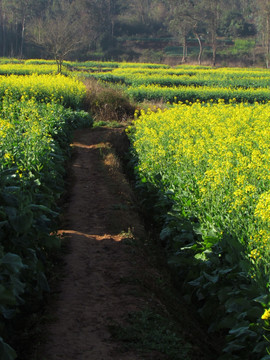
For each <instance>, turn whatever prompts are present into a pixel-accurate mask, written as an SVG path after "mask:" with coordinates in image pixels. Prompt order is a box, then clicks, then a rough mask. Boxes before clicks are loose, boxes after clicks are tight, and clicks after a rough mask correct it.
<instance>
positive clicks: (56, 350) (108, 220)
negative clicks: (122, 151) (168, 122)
mask: <svg viewBox="0 0 270 360" xmlns="http://www.w3.org/2000/svg"><path fill="white" fill-rule="evenodd" d="M121 132H122V130H119V129H102V128H101V129H94V130H88V129H83V130H78V131H76V132H75V138H74V143H73V145H72V146H73V149H74V159H73V163H72V172H73V177H72V183H73V184H72V187H71V193H70V196H69V200H68V202H67V204H66V213H65V215H64V219H63V228H62V229H61V230H60V231H59V233H60V234H63V235H64V236H68V238H69V251H68V254H67V255H66V258H65V268H64V276H63V280H62V281H61V283H60V290H59V296H58V297H57V300H56V304H55V310H54V313H53V314H52V316H53V317H54V318H55V321H54V322H52V323H51V324H50V326H49V329H48V330H49V334H50V335H49V338H48V341H47V343H46V345H45V348H44V349H42V360H58V359H65V360H71V359H72V360H108V359H118V360H121V359H122V360H128V359H130V360H136V359H141V358H142V357H140V356H139V355H138V354H136V353H135V352H133V351H132V350H127V351H125V352H122V353H121V352H119V343H117V341H116V340H113V339H112V337H111V334H110V332H109V330H108V325H109V324H110V323H111V322H117V323H123V321H124V320H123V319H124V318H125V317H126V316H127V314H128V313H130V312H133V311H137V310H140V309H142V308H144V307H146V306H149V303H151V302H153V301H154V302H156V303H157V304H159V300H158V299H153V294H152V292H151V290H149V289H146V288H145V287H144V289H143V290H142V285H141V284H140V283H138V282H137V283H136V282H132V281H131V282H130V281H127V279H130V278H134V276H135V277H137V278H138V277H139V278H140V277H144V276H145V274H150V273H151V272H152V273H154V272H155V271H156V270H154V269H152V267H151V265H149V263H148V262H147V260H146V259H144V258H143V256H140V252H138V251H137V250H135V248H136V247H134V246H130V245H128V241H126V240H125V239H131V238H132V241H133V242H136V241H137V240H138V239H139V238H142V237H143V236H145V234H144V228H143V226H142V224H141V222H140V219H139V217H138V215H137V213H136V211H135V209H134V202H133V195H132V192H131V190H130V187H129V185H128V183H127V182H126V180H125V177H124V176H123V173H122V170H121V165H120V164H119V162H118V160H117V158H116V157H115V156H114V155H113V153H112V151H111V149H112V146H113V143H114V145H116V146H119V145H120V146H122V144H124V141H123V135H121ZM160 306H163V305H162V304H160ZM148 358H151V359H166V357H163V356H162V355H161V354H156V353H155V354H154V353H153V354H152V355H151V354H150V355H149V357H148ZM199 358H201V357H199Z"/></svg>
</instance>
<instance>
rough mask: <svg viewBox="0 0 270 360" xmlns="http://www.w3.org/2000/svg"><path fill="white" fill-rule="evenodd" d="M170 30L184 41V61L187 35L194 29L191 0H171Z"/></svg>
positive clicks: (184, 58) (183, 60) (169, 2)
mask: <svg viewBox="0 0 270 360" xmlns="http://www.w3.org/2000/svg"><path fill="white" fill-rule="evenodd" d="M168 4H169V31H170V33H171V34H172V35H174V36H175V37H177V38H178V39H179V40H180V42H181V43H182V48H183V53H182V63H184V62H186V57H187V36H188V34H189V32H190V31H191V30H192V27H193V21H192V19H191V18H190V16H189V15H190V5H191V1H190V0H183V1H181V2H180V1H179V0H169V1H168Z"/></svg>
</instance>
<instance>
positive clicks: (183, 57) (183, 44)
mask: <svg viewBox="0 0 270 360" xmlns="http://www.w3.org/2000/svg"><path fill="white" fill-rule="evenodd" d="M182 46H183V56H182V63H185V62H186V58H187V39H186V36H184V37H183V43H182Z"/></svg>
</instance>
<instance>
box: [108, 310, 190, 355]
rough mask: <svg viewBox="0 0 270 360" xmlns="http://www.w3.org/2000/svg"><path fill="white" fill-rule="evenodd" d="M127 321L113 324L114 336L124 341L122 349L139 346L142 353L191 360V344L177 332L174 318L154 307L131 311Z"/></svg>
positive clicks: (135, 348)
mask: <svg viewBox="0 0 270 360" xmlns="http://www.w3.org/2000/svg"><path fill="white" fill-rule="evenodd" d="M126 322H127V325H126V326H123V325H120V324H117V323H114V324H111V325H110V331H111V333H112V335H113V337H114V338H116V339H118V340H120V341H121V342H122V344H123V350H131V349H132V350H137V351H138V352H139V353H141V354H142V356H144V355H145V356H148V355H147V354H149V353H151V352H153V351H154V352H158V353H160V354H162V355H161V356H162V357H159V358H163V356H164V359H172V360H189V359H191V357H190V351H191V345H190V344H188V343H187V342H186V341H185V340H184V339H183V338H182V336H181V334H179V333H178V330H177V328H176V326H175V324H174V322H173V321H172V320H171V319H170V318H166V317H164V316H162V315H160V314H158V313H156V312H155V311H153V310H151V309H144V310H141V311H138V312H133V313H130V314H129V315H128V317H127V319H126Z"/></svg>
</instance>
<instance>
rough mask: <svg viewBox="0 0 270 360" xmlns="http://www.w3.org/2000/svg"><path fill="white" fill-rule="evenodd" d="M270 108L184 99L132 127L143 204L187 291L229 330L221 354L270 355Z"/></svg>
mask: <svg viewBox="0 0 270 360" xmlns="http://www.w3.org/2000/svg"><path fill="white" fill-rule="evenodd" d="M269 110H270V105H269V104H254V105H248V104H243V103H241V104H233V105H232V104H225V103H224V102H222V101H220V102H219V103H218V104H213V103H212V104H201V103H198V102H197V103H195V104H192V105H185V104H179V105H174V106H172V107H171V108H169V109H166V110H165V111H161V110H158V111H157V112H151V111H148V112H147V113H144V112H142V114H141V116H140V117H139V118H137V119H136V120H135V123H134V127H132V128H131V129H130V138H131V141H132V146H133V151H134V155H135V156H136V157H137V159H138V164H137V166H136V172H137V175H138V181H139V184H138V188H141V189H142V191H143V192H144V200H143V204H144V205H145V206H146V207H147V204H148V206H149V208H151V209H152V210H153V209H154V211H155V220H156V221H157V224H162V227H161V229H160V230H161V232H160V238H161V241H162V243H163V244H164V246H165V247H166V250H167V255H168V262H169V264H170V266H171V267H172V269H173V271H174V272H175V274H176V276H177V279H178V281H179V285H181V286H182V288H183V292H184V293H185V294H186V300H187V301H190V302H196V306H197V308H198V316H199V317H200V319H201V321H202V322H203V323H204V324H206V325H207V326H208V329H209V332H217V333H222V334H224V335H226V344H225V345H224V347H223V352H222V356H221V357H220V359H244V358H252V359H254V360H256V359H264V360H266V359H270V356H269V355H268V352H267V351H268V350H267V347H268V339H267V336H268V330H269V320H270V309H269V307H270V293H269V272H270V269H269V262H270V246H269V240H270V231H269V225H270V216H269V214H270V177H269V166H270V155H269V141H270V138H269V134H270V128H269V124H270V122H269V120H270V119H269ZM146 193H147V194H148V196H149V193H150V194H152V195H151V197H150V199H149V200H147V198H146ZM148 201H149V202H148ZM153 202H155V206H154V207H153ZM148 210H149V209H148Z"/></svg>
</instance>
